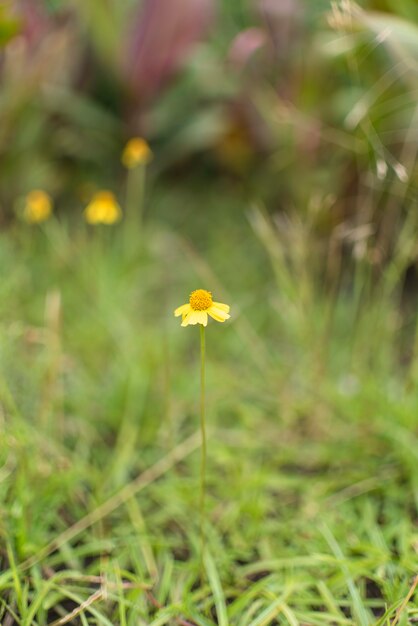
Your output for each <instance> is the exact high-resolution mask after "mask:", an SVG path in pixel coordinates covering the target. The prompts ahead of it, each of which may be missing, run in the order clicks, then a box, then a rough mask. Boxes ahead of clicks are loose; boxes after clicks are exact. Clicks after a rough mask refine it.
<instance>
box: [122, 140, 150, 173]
mask: <svg viewBox="0 0 418 626" xmlns="http://www.w3.org/2000/svg"><path fill="white" fill-rule="evenodd" d="M151 159H152V152H151V149H150V147H149V145H148V144H147V142H146V141H145V139H142V138H141V137H133V138H132V139H130V140H129V141H128V143H127V144H126V146H125V148H124V150H123V152H122V163H123V165H124V166H125V167H126V168H127V169H129V170H130V169H133V168H134V167H136V166H137V165H146V164H147V163H149V162H150V161H151Z"/></svg>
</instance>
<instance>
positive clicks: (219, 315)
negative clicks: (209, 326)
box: [208, 305, 231, 322]
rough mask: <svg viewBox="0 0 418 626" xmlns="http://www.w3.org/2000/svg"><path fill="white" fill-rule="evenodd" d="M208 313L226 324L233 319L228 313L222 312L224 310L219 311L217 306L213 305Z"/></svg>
mask: <svg viewBox="0 0 418 626" xmlns="http://www.w3.org/2000/svg"><path fill="white" fill-rule="evenodd" d="M208 313H209V315H210V316H211V317H213V319H214V320H216V321H217V322H224V321H225V320H228V319H229V318H230V317H231V316H230V315H229V314H228V313H227V312H226V311H222V309H218V308H217V307H216V306H213V305H212V306H211V307H210V309H208Z"/></svg>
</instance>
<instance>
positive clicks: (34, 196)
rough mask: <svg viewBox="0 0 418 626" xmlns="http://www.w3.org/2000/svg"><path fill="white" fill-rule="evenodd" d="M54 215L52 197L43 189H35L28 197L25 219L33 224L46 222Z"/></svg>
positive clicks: (24, 211) (24, 210)
mask: <svg viewBox="0 0 418 626" xmlns="http://www.w3.org/2000/svg"><path fill="white" fill-rule="evenodd" d="M51 213H52V200H51V197H50V196H49V195H48V194H47V193H46V192H45V191H42V190H41V189H34V190H33V191H31V192H30V193H28V195H27V196H26V200H25V206H24V209H23V217H24V219H25V220H26V221H27V222H30V223H31V224H38V223H39V222H44V221H45V220H47V219H48V217H49V216H50V215H51Z"/></svg>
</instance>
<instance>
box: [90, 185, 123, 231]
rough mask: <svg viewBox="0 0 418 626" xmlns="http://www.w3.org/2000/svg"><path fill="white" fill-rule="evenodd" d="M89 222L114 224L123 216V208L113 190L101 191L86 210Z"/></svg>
mask: <svg viewBox="0 0 418 626" xmlns="http://www.w3.org/2000/svg"><path fill="white" fill-rule="evenodd" d="M84 216H85V218H86V221H87V222H88V223H89V224H114V223H115V222H117V221H119V220H120V219H121V217H122V209H121V208H120V206H119V204H118V201H117V200H116V198H115V196H114V195H113V193H112V192H111V191H99V192H97V193H96V194H95V195H94V196H93V198H92V199H91V200H90V202H89V204H88V205H87V206H86V208H85V210H84Z"/></svg>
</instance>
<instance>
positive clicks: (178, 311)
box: [174, 303, 190, 317]
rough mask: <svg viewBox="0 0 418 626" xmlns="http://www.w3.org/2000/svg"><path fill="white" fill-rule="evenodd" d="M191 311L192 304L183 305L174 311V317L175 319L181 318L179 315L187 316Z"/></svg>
mask: <svg viewBox="0 0 418 626" xmlns="http://www.w3.org/2000/svg"><path fill="white" fill-rule="evenodd" d="M189 310H190V304H189V303H187V304H182V305H181V306H179V307H177V309H176V310H175V311H174V315H175V317H179V315H185V314H186V313H188V312H189Z"/></svg>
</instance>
